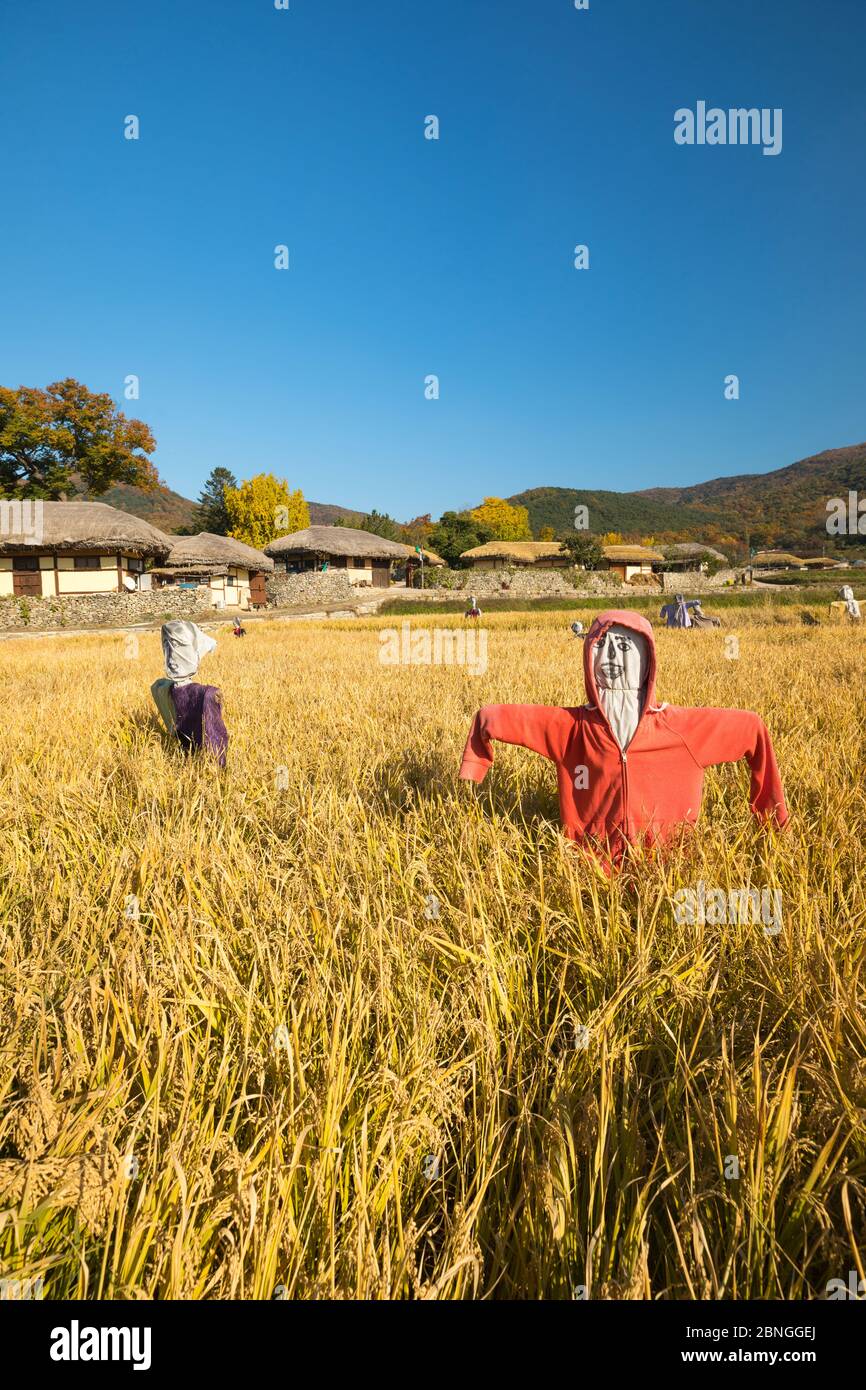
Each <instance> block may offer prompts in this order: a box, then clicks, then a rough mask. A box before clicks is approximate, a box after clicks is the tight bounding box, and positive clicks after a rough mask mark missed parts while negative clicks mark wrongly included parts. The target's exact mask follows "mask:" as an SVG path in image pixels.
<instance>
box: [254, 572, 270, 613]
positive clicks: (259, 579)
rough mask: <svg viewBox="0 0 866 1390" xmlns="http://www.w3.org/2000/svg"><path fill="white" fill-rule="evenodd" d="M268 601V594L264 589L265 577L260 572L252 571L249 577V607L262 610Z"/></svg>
mask: <svg viewBox="0 0 866 1390" xmlns="http://www.w3.org/2000/svg"><path fill="white" fill-rule="evenodd" d="M267 601H268V593H267V589H266V588H265V576H264V575H263V574H262V571H261V570H254V571H253V573H252V574H251V575H250V605H251V607H253V608H263V607H264V606H265V604H266V603H267Z"/></svg>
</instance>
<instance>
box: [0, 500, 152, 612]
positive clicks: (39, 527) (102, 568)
mask: <svg viewBox="0 0 866 1390" xmlns="http://www.w3.org/2000/svg"><path fill="white" fill-rule="evenodd" d="M23 506H24V509H25V510H26V515H27V525H26V529H25V528H24V527H23V526H22V525H21V522H20V520H19V519H18V513H20V511H21V507H22V504H20V503H18V502H2V503H0V512H2V516H0V596H3V595H5V596H10V595H15V596H16V597H20V598H25V597H27V598H55V597H61V598H62V597H63V596H64V595H68V594H116V593H122V592H124V591H125V590H131V589H137V588H139V587H141V577H142V575H143V574H144V571H145V569H146V566H147V564H148V562H149V561H152V560H162V559H164V558H165V556H166V555H167V554H168V552H169V550H170V548H171V540H170V538H169V537H168V536H164V535H163V533H162V532H161V531H157V529H156V527H155V526H151V525H149V524H148V522H146V521H141V520H140V519H139V518H138V517H135V516H130V515H129V514H128V513H127V512H122V511H119V510H118V509H117V508H116V507H109V506H108V504H107V503H105V502H26V503H24V504H23Z"/></svg>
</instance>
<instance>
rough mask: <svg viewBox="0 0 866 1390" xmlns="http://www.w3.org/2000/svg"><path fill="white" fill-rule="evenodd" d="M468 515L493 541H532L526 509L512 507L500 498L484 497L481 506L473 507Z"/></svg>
mask: <svg viewBox="0 0 866 1390" xmlns="http://www.w3.org/2000/svg"><path fill="white" fill-rule="evenodd" d="M469 515H470V516H471V517H472V519H473V521H477V522H478V523H479V525H481V526H486V527H487V528H488V530H489V531H490V532H491V534H492V539H493V540H497V541H531V540H532V531H531V530H530V526H529V512H528V510H527V509H526V507H514V506H512V505H511V503H510V502H506V501H505V499H504V498H502V497H485V499H484V501H483V502H482V503H481V506H480V507H473V509H472V511H471V512H470V513H469Z"/></svg>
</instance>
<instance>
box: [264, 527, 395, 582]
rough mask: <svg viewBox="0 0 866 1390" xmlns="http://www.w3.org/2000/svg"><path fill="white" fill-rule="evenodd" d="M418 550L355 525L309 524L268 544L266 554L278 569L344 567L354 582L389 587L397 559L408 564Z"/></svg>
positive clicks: (295, 571)
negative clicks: (392, 566)
mask: <svg viewBox="0 0 866 1390" xmlns="http://www.w3.org/2000/svg"><path fill="white" fill-rule="evenodd" d="M414 553H415V552H414V549H413V548H412V546H408V545H401V544H400V543H399V542H397V541H389V540H386V539H385V537H384V536H375V535H373V533H372V532H371V531H359V530H356V529H355V528H354V527H353V526H307V527H305V529H304V530H303V531H293V532H292V534H291V535H289V536H280V537H278V538H277V540H273V541H270V542H269V544H268V545H266V546H265V554H266V555H270V556H271V558H272V559H273V560H274V562H275V565H276V568H277V570H285V571H286V572H287V573H289V574H297V573H302V572H303V571H305V570H334V569H341V570H346V572H347V574H348V577H349V579H350V580H351V582H352V583H353V584H374V585H376V587H377V588H387V587H388V585H389V583H390V581H391V565H392V563H393V562H394V561H398V562H401V563H403V564H405V563H406V561H407V560H408V559H409V557H410V556H411V555H414Z"/></svg>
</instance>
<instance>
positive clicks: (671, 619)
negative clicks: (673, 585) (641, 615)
mask: <svg viewBox="0 0 866 1390" xmlns="http://www.w3.org/2000/svg"><path fill="white" fill-rule="evenodd" d="M695 607H700V599H685V598H684V597H683V595H682V594H677V595H676V597H675V599H674V602H673V603H666V604H665V606H664V607H663V608H662V610H661V612H660V613H659V617H660V618H664V620H665V626H666V627H691V626H692V616H691V614H690V613H689V609H690V608H695Z"/></svg>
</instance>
